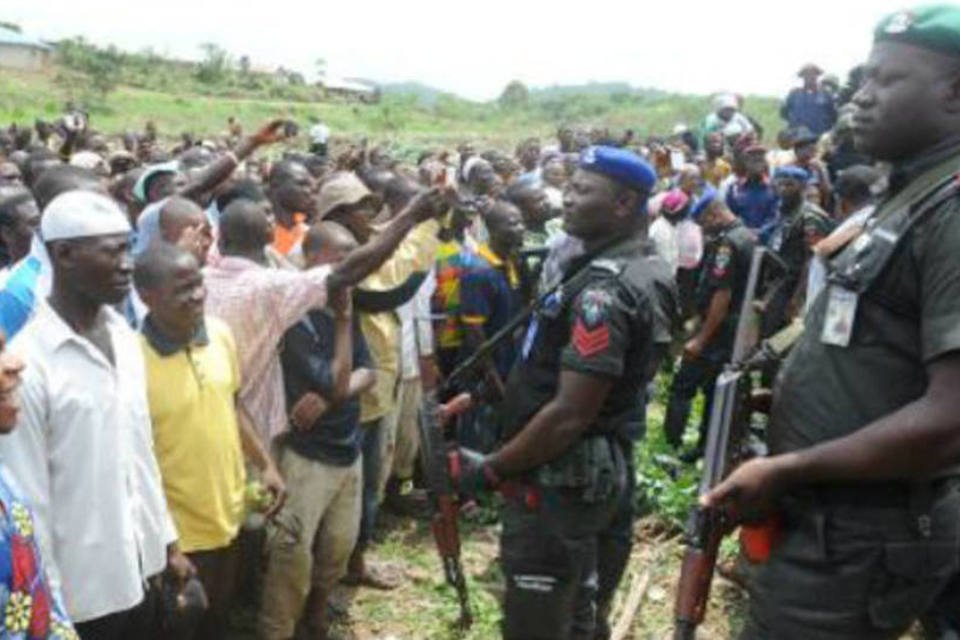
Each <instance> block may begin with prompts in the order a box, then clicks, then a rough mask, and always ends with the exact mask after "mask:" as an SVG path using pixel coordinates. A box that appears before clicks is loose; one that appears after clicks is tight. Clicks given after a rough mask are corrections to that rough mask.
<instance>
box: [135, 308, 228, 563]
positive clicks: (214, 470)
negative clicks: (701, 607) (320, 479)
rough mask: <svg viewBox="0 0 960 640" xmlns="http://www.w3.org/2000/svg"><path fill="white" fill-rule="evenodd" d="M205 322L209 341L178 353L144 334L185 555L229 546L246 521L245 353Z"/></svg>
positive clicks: (162, 458)
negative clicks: (239, 407) (241, 399)
mask: <svg viewBox="0 0 960 640" xmlns="http://www.w3.org/2000/svg"><path fill="white" fill-rule="evenodd" d="M205 324H206V332H205V333H206V335H205V336H203V335H200V336H198V337H197V338H195V339H194V342H193V344H191V345H190V346H189V347H187V348H182V349H179V350H176V351H173V350H172V349H170V348H169V347H167V348H165V347H163V345H161V342H162V340H157V339H154V340H153V341H151V339H148V337H147V335H141V336H140V339H141V342H142V346H143V353H144V359H145V362H146V368H147V399H148V401H149V403H150V418H151V421H152V422H153V443H154V450H155V452H156V456H157V463H158V464H159V466H160V475H161V476H162V478H163V490H164V493H165V494H166V496H167V505H168V506H169V508H170V513H171V514H172V515H173V520H174V523H175V524H176V526H177V533H178V534H179V536H180V538H179V539H180V549H181V550H182V551H184V552H193V551H209V550H213V549H219V548H222V547H225V546H227V545H229V544H230V542H232V541H233V539H234V538H235V537H236V535H237V531H238V530H239V528H240V523H241V520H242V519H243V494H244V485H245V482H246V472H245V470H244V466H243V451H242V449H241V445H240V431H239V427H238V425H237V413H236V404H235V403H236V400H235V397H236V394H237V392H238V391H239V390H240V368H239V365H238V363H237V349H236V346H235V345H234V341H233V334H232V333H231V332H230V329H229V328H228V327H227V325H226V324H224V323H223V322H222V321H220V320H218V319H216V318H211V317H207V318H206V321H205ZM144 331H145V333H146V334H150V329H149V327H147V328H145V329H144ZM152 335H155V334H152ZM158 345H160V347H159V348H158ZM164 351H165V352H167V353H168V354H169V355H163V354H162V352H164Z"/></svg>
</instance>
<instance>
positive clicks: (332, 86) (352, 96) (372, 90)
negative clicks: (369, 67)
mask: <svg viewBox="0 0 960 640" xmlns="http://www.w3.org/2000/svg"><path fill="white" fill-rule="evenodd" d="M317 84H319V85H320V86H321V87H323V91H324V93H325V94H326V95H327V97H330V96H339V97H341V98H347V99H349V100H358V101H360V102H368V103H372V102H379V100H380V89H378V88H377V87H375V86H373V85H371V84H367V83H366V82H363V81H361V80H357V79H354V78H336V77H332V76H324V78H323V79H322V80H321V81H320V82H318V83H317Z"/></svg>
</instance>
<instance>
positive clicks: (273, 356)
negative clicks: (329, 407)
mask: <svg viewBox="0 0 960 640" xmlns="http://www.w3.org/2000/svg"><path fill="white" fill-rule="evenodd" d="M328 275H330V267H329V266H324V267H316V268H313V269H308V270H305V271H291V270H284V269H270V268H267V267H263V266H261V265H259V264H257V263H255V262H253V261H252V260H248V259H246V258H239V257H236V256H223V257H222V258H220V260H219V262H218V263H217V264H216V265H209V266H207V267H205V268H204V280H205V283H206V285H207V312H208V313H209V314H210V315H213V316H217V317H218V318H220V319H222V320H223V321H224V322H226V323H227V325H229V327H230V329H231V330H232V331H233V335H234V337H235V338H236V343H237V355H238V356H239V360H240V377H241V386H240V402H241V403H242V404H243V407H244V408H245V409H246V411H247V412H248V413H249V414H250V416H251V417H252V418H253V420H254V426H255V427H256V429H257V431H258V432H259V433H260V435H261V436H262V437H263V438H264V442H269V441H270V440H272V439H273V438H274V437H275V436H277V435H278V434H280V433H282V432H283V431H286V429H287V406H286V400H285V398H284V390H283V373H282V372H281V369H280V357H279V350H280V341H281V340H282V339H283V335H284V333H286V331H287V329H289V328H290V327H292V326H293V325H294V324H296V323H297V322H298V321H299V320H300V319H301V318H302V317H303V316H304V315H305V314H306V313H307V311H309V310H310V309H315V308H318V307H322V306H324V304H326V301H327V286H326V285H327V276H328Z"/></svg>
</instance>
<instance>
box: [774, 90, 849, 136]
mask: <svg viewBox="0 0 960 640" xmlns="http://www.w3.org/2000/svg"><path fill="white" fill-rule="evenodd" d="M780 113H781V115H782V116H783V118H784V119H785V120H786V121H787V123H789V125H790V126H791V127H792V128H796V127H806V128H807V129H810V131H812V132H813V133H815V134H816V135H818V136H820V135H823V134H824V133H826V132H827V131H829V130H830V129H832V128H833V125H834V124H835V123H836V122H837V105H836V103H835V102H834V101H833V96H831V95H830V94H829V93H826V92H824V91H807V90H806V89H802V88H797V89H794V90H793V91H791V92H790V94H789V95H788V96H787V100H786V102H785V103H784V104H783V107H782V109H781V110H780Z"/></svg>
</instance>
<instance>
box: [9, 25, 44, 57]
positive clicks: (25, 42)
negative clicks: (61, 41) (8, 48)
mask: <svg viewBox="0 0 960 640" xmlns="http://www.w3.org/2000/svg"><path fill="white" fill-rule="evenodd" d="M0 44H15V45H20V46H21V47H33V48H34V49H45V50H47V51H52V50H53V47H51V46H50V45H48V44H47V43H45V42H43V41H41V40H37V39H36V38H31V37H30V36H25V35H24V34H22V33H17V32H16V31H14V30H13V29H8V28H7V27H0Z"/></svg>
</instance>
